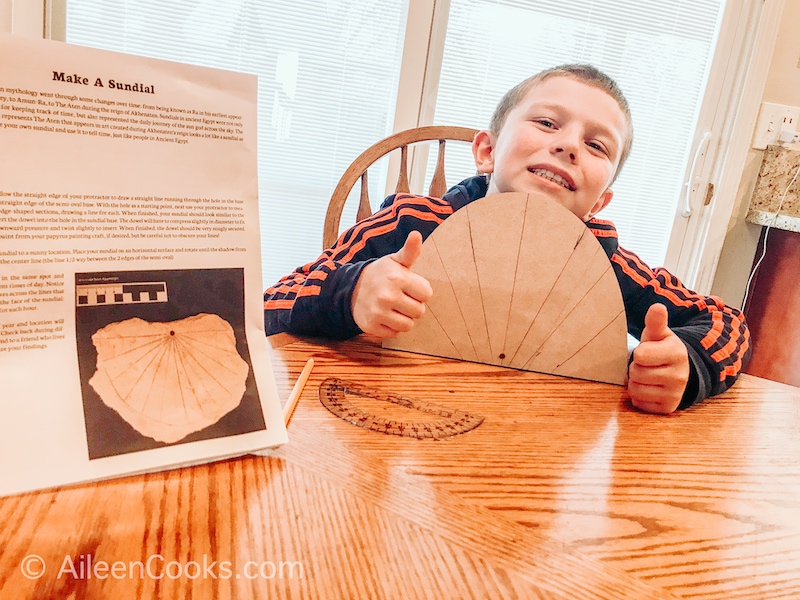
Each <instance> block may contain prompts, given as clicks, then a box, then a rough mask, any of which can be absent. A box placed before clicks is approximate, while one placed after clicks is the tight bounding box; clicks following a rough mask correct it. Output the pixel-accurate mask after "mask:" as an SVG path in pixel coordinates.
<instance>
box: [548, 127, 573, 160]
mask: <svg viewBox="0 0 800 600" xmlns="http://www.w3.org/2000/svg"><path fill="white" fill-rule="evenodd" d="M561 133H562V135H560V136H559V138H558V139H554V140H553V145H552V147H551V152H552V153H553V154H560V155H562V156H561V157H562V158H566V157H569V161H570V162H572V163H574V162H575V161H576V160H577V158H578V142H577V140H576V139H575V134H574V133H571V132H567V131H565V130H562V132H561Z"/></svg>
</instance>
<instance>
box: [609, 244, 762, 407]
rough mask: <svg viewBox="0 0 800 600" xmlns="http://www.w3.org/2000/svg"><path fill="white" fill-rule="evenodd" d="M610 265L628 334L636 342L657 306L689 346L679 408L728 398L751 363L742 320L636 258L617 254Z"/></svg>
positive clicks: (715, 300)
mask: <svg viewBox="0 0 800 600" xmlns="http://www.w3.org/2000/svg"><path fill="white" fill-rule="evenodd" d="M611 262H612V264H613V266H614V270H615V272H616V274H617V279H618V280H619V282H620V287H621V289H622V295H623V299H624V301H625V309H626V311H627V316H628V331H629V332H630V333H631V335H633V336H635V337H636V338H639V337H641V334H642V331H643V330H644V317H645V314H647V310H648V309H649V308H650V306H652V305H653V304H655V303H660V304H663V305H664V306H666V307H667V311H668V312H669V326H670V329H672V331H674V332H675V334H676V335H677V336H678V337H679V338H680V339H681V340H682V341H683V342H684V344H686V347H687V349H688V352H689V360H690V363H691V367H692V376H691V378H690V382H689V385H688V386H687V390H686V393H685V394H684V398H683V401H682V402H681V408H686V407H687V406H691V405H692V404H694V403H695V402H698V401H700V400H703V399H704V398H707V397H709V396H714V395H716V394H719V393H721V392H724V391H725V390H726V389H728V388H729V387H730V386H731V385H733V383H734V382H735V381H736V379H737V377H738V376H739V374H740V372H741V370H742V367H743V366H744V365H745V364H746V363H747V360H748V359H749V357H750V332H749V330H748V328H747V324H746V323H745V319H744V315H743V314H742V313H741V312H740V311H739V310H738V309H736V308H732V307H729V306H726V305H725V303H724V302H723V301H722V300H721V299H720V298H718V297H716V296H703V295H701V294H698V293H696V292H693V291H691V290H689V289H687V288H686V287H685V286H684V285H683V283H682V282H681V281H680V280H679V279H678V278H677V277H675V276H674V275H673V274H672V273H670V272H669V271H667V270H666V269H663V268H656V269H651V268H650V267H648V266H647V265H646V264H645V263H644V262H642V260H641V259H640V258H639V257H638V256H636V254H634V253H633V252H630V251H628V250H625V249H624V248H617V251H616V252H615V253H614V254H613V255H612V256H611Z"/></svg>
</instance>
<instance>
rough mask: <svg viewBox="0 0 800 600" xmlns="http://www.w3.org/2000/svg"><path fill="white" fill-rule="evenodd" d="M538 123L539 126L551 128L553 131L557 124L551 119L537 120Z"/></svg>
mask: <svg viewBox="0 0 800 600" xmlns="http://www.w3.org/2000/svg"><path fill="white" fill-rule="evenodd" d="M536 122H537V123H538V124H539V125H543V126H544V127H548V128H551V129H552V128H554V127H555V126H556V124H555V123H553V122H552V121H551V120H550V119H536Z"/></svg>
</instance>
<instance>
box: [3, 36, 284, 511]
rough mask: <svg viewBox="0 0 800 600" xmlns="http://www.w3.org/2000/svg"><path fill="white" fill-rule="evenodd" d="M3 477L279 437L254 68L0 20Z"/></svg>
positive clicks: (42, 481)
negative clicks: (265, 288) (186, 59)
mask: <svg viewBox="0 0 800 600" xmlns="http://www.w3.org/2000/svg"><path fill="white" fill-rule="evenodd" d="M0 62H2V64H3V69H2V71H0V377H1V378H2V382H3V383H2V386H1V388H0V395H1V397H0V407H2V418H1V419H0V495H5V494H11V493H18V492H23V491H27V490H33V489H39V488H45V487H52V486H57V485H64V484H71V483H77V482H82V481H90V480H97V479H103V478H107V477H113V476H118V475H124V474H128V473H136V472H145V471H152V470H157V469H162V468H167V467H169V466H174V465H180V464H189V463H195V462H205V461H208V460H213V459H215V458H221V457H226V456H234V455H238V454H244V453H247V452H251V451H254V450H258V449H263V448H268V447H271V446H275V445H278V444H281V443H283V442H285V441H286V429H285V427H284V424H283V419H282V416H281V410H280V403H279V400H278V398H277V394H276V390H275V383H274V380H273V376H272V370H271V367H270V363H269V354H268V350H267V345H266V339H265V336H264V330H263V311H262V307H261V293H262V283H261V264H260V260H261V252H260V240H259V223H258V209H257V202H258V186H257V161H256V145H257V138H256V99H257V98H256V96H257V80H256V77H255V76H254V75H247V74H241V73H232V72H227V71H221V70H215V69H208V68H202V67H196V66H191V65H183V64H179V63H174V62H167V61H159V60H154V59H150V58H143V57H136V56H131V55H126V54H119V53H113V52H107V51H102V50H96V49H90V48H84V47H80V46H72V45H68V44H64V43H61V42H53V41H46V40H33V39H28V38H23V37H17V36H12V35H5V34H3V35H0Z"/></svg>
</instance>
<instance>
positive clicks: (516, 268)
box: [492, 196, 530, 360]
mask: <svg viewBox="0 0 800 600" xmlns="http://www.w3.org/2000/svg"><path fill="white" fill-rule="evenodd" d="M528 202H530V196H526V197H525V211H524V212H523V213H522V227H521V229H520V233H519V241H518V242H517V258H516V260H515V261H514V279H513V281H512V282H511V297H510V299H509V301H508V310H507V311H506V328H505V331H504V333H503V344H502V345H501V346H500V350H502V352H497V351H495V350H494V348H493V349H492V355H493V356H494V357H495V358H498V359H500V360H503V359H505V358H506V355H507V354H508V353H507V352H506V343H507V341H508V330H509V328H510V327H511V323H512V321H511V319H510V318H509V317H510V316H511V307H512V306H513V305H514V294H515V292H516V291H517V275H518V274H519V260H520V257H521V256H522V240H523V239H524V237H525V225H526V223H527V216H528ZM514 325H515V326H519V324H518V323H514Z"/></svg>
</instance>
